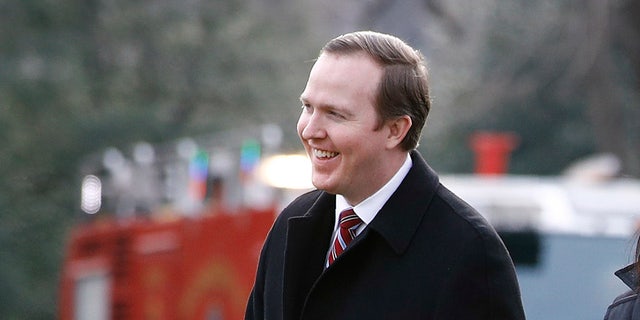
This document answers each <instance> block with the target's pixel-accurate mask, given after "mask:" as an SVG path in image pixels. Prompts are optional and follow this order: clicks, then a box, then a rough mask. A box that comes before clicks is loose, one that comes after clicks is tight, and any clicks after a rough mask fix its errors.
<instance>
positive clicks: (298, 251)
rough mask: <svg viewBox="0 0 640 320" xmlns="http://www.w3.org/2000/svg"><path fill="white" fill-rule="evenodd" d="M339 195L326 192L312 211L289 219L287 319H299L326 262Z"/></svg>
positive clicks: (286, 282) (285, 269) (286, 278)
mask: <svg viewBox="0 0 640 320" xmlns="http://www.w3.org/2000/svg"><path fill="white" fill-rule="evenodd" d="M334 210H335V196H334V195H330V194H327V193H325V192H322V193H321V194H320V196H319V197H318V199H317V200H316V202H315V203H314V204H313V205H312V206H311V208H310V209H309V211H308V212H307V213H306V214H305V215H303V216H298V217H292V218H290V219H289V220H288V228H287V242H286V248H285V259H284V275H283V313H284V317H283V318H284V319H297V318H298V317H299V315H300V312H301V309H302V306H303V304H304V301H305V299H306V297H307V294H308V293H309V290H310V288H311V286H312V285H313V283H314V282H315V281H316V279H317V278H318V277H319V276H320V274H321V273H322V271H323V270H324V262H325V258H326V254H327V250H328V246H329V241H330V239H331V234H332V231H333V224H334V219H335V218H334Z"/></svg>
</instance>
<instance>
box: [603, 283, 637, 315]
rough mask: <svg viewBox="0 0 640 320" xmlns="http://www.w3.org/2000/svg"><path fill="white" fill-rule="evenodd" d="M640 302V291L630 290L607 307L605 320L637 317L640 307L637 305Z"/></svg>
mask: <svg viewBox="0 0 640 320" xmlns="http://www.w3.org/2000/svg"><path fill="white" fill-rule="evenodd" d="M639 303H640V297H638V292H637V291H634V290H629V291H627V292H625V293H623V294H621V295H619V296H618V297H617V298H615V300H613V303H611V305H610V306H609V307H608V308H607V313H606V314H605V316H604V320H620V319H637V317H638V314H640V309H639V308H636V306H637V305H638V304H639ZM633 316H635V317H633Z"/></svg>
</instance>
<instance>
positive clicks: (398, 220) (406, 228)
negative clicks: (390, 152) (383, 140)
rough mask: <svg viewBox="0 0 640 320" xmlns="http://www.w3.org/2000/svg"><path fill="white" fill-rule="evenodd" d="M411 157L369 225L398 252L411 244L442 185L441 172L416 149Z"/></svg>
mask: <svg viewBox="0 0 640 320" xmlns="http://www.w3.org/2000/svg"><path fill="white" fill-rule="evenodd" d="M411 160H412V161H413V165H412V167H411V170H409V173H407V176H406V177H405V178H404V180H403V181H402V183H401V184H400V186H399V187H398V189H397V190H396V191H395V192H394V193H393V195H392V196H391V198H389V200H388V201H387V203H386V204H385V205H384V206H383V207H382V209H381V210H380V212H379V213H378V215H377V216H376V217H375V218H374V219H373V221H372V222H371V224H370V225H369V227H370V228H371V230H372V231H376V232H377V233H379V234H380V235H381V236H382V237H383V238H384V239H385V240H386V241H387V242H388V243H389V244H390V245H391V247H392V248H393V249H394V251H395V252H396V253H397V254H402V253H403V252H404V251H405V250H406V249H407V247H408V246H409V243H410V242H411V239H412V238H413V235H414V234H415V232H416V230H417V228H418V225H419V224H420V221H421V220H422V217H423V216H424V213H425V211H426V209H427V207H428V206H429V203H430V202H431V199H433V196H434V195H435V193H436V190H437V188H438V185H439V180H438V176H437V175H436V173H435V172H434V171H433V170H432V169H431V168H430V167H429V165H427V163H426V162H425V160H424V159H423V158H422V156H421V155H420V154H419V153H418V152H417V151H412V152H411ZM399 215H402V217H399Z"/></svg>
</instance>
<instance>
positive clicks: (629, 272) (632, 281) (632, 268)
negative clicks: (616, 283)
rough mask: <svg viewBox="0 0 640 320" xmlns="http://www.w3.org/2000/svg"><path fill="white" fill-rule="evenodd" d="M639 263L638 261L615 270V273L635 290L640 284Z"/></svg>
mask: <svg viewBox="0 0 640 320" xmlns="http://www.w3.org/2000/svg"><path fill="white" fill-rule="evenodd" d="M637 268H638V265H637V264H636V263H634V264H630V265H628V266H626V267H624V268H622V269H620V270H618V271H616V272H615V275H616V276H617V277H618V278H620V280H622V282H624V284H626V285H627V286H628V287H629V288H631V289H632V290H635V289H636V288H638V285H639V284H640V283H639V282H638V269H637Z"/></svg>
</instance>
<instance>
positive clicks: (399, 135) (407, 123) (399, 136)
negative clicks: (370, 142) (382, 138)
mask: <svg viewBox="0 0 640 320" xmlns="http://www.w3.org/2000/svg"><path fill="white" fill-rule="evenodd" d="M411 124H412V122H411V118H410V117H409V116H407V115H404V116H401V117H398V118H394V119H390V120H387V124H386V125H387V127H388V128H389V135H388V136H387V148H389V149H393V148H395V147H396V146H398V145H400V144H401V143H402V140H403V139H404V137H405V136H406V135H407V132H409V129H410V128H411Z"/></svg>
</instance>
